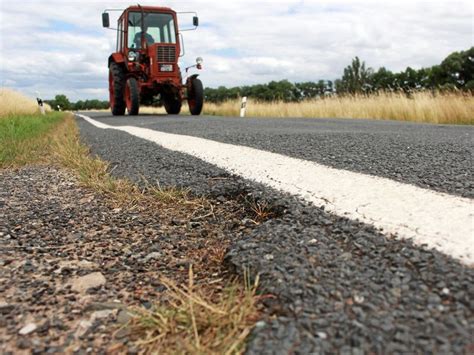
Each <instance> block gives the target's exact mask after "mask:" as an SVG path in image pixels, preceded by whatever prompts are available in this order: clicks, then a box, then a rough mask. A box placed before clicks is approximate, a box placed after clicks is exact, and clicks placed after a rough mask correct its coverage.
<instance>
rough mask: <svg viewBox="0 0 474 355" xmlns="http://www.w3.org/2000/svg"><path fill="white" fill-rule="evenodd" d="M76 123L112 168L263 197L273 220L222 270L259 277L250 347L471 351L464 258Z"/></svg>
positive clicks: (234, 248) (228, 194)
mask: <svg viewBox="0 0 474 355" xmlns="http://www.w3.org/2000/svg"><path fill="white" fill-rule="evenodd" d="M78 123H79V125H80V129H81V134H82V137H83V139H84V141H85V142H87V143H88V144H89V145H90V146H91V149H92V152H93V153H95V154H98V155H99V156H101V157H103V158H104V159H106V160H109V161H111V162H112V164H113V168H112V169H113V174H115V175H117V176H126V177H129V178H131V179H134V180H135V181H137V182H140V181H143V178H146V179H147V180H148V181H152V182H155V181H159V183H160V184H161V185H162V186H168V185H178V186H183V187H188V188H190V189H191V191H192V192H193V193H194V194H198V195H199V194H205V195H207V196H210V197H212V198H213V199H216V200H221V201H229V200H232V199H234V200H235V199H237V200H239V199H242V197H246V198H248V199H249V200H251V201H258V203H259V206H266V207H265V208H264V210H265V211H266V213H268V214H270V215H271V217H272V218H270V219H268V220H267V221H265V222H263V223H261V224H260V225H259V226H257V227H256V228H252V229H248V230H247V231H246V232H244V233H243V238H242V237H239V238H235V239H234V241H233V243H232V244H231V245H230V247H229V249H228V253H227V256H226V265H227V267H228V268H229V269H231V270H234V271H235V272H241V270H242V268H243V267H248V268H250V269H251V271H252V273H253V275H256V274H260V275H261V280H262V283H261V292H262V293H263V294H264V295H265V297H264V300H265V301H264V302H265V305H266V310H267V313H266V314H267V316H266V318H265V319H263V320H262V321H260V322H258V323H257V325H256V328H255V329H254V331H253V333H252V335H251V336H250V338H249V344H248V353H250V354H253V353H255V354H256V353H259V354H260V353H264V354H265V353H268V354H270V353H309V352H313V353H318V352H327V353H332V352H340V353H365V352H368V353H425V352H427V353H469V352H472V351H473V350H474V348H473V343H472V340H471V337H472V334H473V332H474V303H473V301H472V300H473V299H474V286H473V285H474V283H473V281H474V271H473V269H472V268H470V267H468V266H465V265H462V264H460V263H459V262H457V261H455V260H453V259H451V258H449V257H447V256H445V255H442V254H440V253H438V252H436V251H433V250H427V249H425V248H423V247H417V246H414V245H413V244H412V243H411V242H410V241H406V240H405V241H401V240H397V239H394V238H392V237H391V236H384V235H382V234H381V232H380V231H377V230H375V229H374V228H373V227H371V226H368V225H365V224H362V223H360V222H358V221H352V220H348V219H345V218H341V217H337V216H334V215H331V214H328V213H327V212H325V211H324V210H323V209H321V208H317V207H314V206H310V205H308V204H305V203H303V202H302V201H300V200H298V199H296V198H294V197H292V196H288V195H283V194H281V193H279V192H277V191H274V190H272V189H269V188H266V187H264V186H261V185H258V184H254V183H251V182H248V181H244V180H242V179H240V178H239V177H236V176H232V175H229V174H227V173H225V172H224V171H221V170H219V169H217V168H215V167H213V166H211V165H209V164H206V163H203V162H202V161H200V160H198V159H195V158H192V157H190V156H186V155H183V154H179V153H175V152H170V151H167V150H165V149H163V148H160V147H159V146H157V145H155V144H152V143H150V142H145V141H143V140H140V139H138V138H135V137H132V136H130V135H127V134H125V133H122V132H117V131H106V130H98V129H95V128H94V127H92V126H91V125H89V124H87V123H85V122H84V121H83V120H78ZM107 123H109V124H110V122H107ZM198 123H200V124H203V125H204V126H205V125H206V120H203V121H199V122H198ZM181 133H182V132H181ZM231 133H232V134H235V132H229V135H230V134H231ZM374 154H377V153H374ZM461 160H462V159H461ZM455 164H456V163H454V165H455ZM448 185H449V184H448ZM463 186H464V185H463ZM466 186H468V185H466Z"/></svg>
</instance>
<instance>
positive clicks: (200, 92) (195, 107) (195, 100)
mask: <svg viewBox="0 0 474 355" xmlns="http://www.w3.org/2000/svg"><path fill="white" fill-rule="evenodd" d="M203 103H204V88H203V87H202V81H201V80H199V79H196V78H194V79H193V80H192V81H191V90H190V91H189V92H188V106H189V112H191V115H193V116H199V115H200V114H201V111H202V106H203Z"/></svg>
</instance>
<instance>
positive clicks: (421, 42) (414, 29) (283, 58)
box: [0, 0, 473, 100]
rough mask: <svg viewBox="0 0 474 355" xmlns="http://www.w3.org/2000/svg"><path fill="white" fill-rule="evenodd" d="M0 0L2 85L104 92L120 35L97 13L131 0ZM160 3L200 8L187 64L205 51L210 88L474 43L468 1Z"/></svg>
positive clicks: (434, 56) (443, 52)
mask: <svg viewBox="0 0 474 355" xmlns="http://www.w3.org/2000/svg"><path fill="white" fill-rule="evenodd" d="M0 1H1V2H0V4H1V5H0V6H1V7H0V10H1V12H0V14H1V15H0V50H1V54H0V74H1V75H0V76H1V78H0V84H1V85H6V86H14V87H16V88H18V89H20V90H22V91H24V92H26V93H28V94H30V95H32V94H34V92H35V91H36V90H39V91H40V92H42V93H43V95H45V96H47V97H52V96H54V95H55V94H56V93H64V94H66V95H68V96H69V97H70V98H71V99H72V100H78V99H86V98H101V99H105V98H106V97H107V58H108V56H109V54H110V53H111V52H112V51H113V48H114V47H115V33H114V32H113V31H108V30H104V29H102V28H101V19H100V14H101V12H102V10H103V9H105V8H117V7H126V6H128V5H129V4H130V1H128V0H126V1H123V0H117V1H91V0H88V1H87V0H86V1H63V0H61V1H60V0H24V1H21V2H20V1H18V2H8V3H7V1H6V0H0ZM140 3H141V4H143V5H147V4H153V5H156V1H141V2H140ZM162 4H164V6H167V5H168V6H170V7H173V8H174V9H176V10H178V11H186V10H191V11H193V10H196V11H197V12H198V13H199V15H200V20H201V24H202V26H201V27H200V28H199V29H198V30H197V31H195V32H192V31H191V32H184V33H183V34H184V37H185V47H186V57H185V58H184V59H183V61H182V66H185V65H189V64H192V63H193V62H194V58H195V57H197V56H202V57H204V60H205V63H204V64H205V66H204V71H202V72H201V75H202V78H203V81H204V83H205V85H207V86H219V85H226V86H231V85H232V86H233V85H242V84H251V83H263V82H266V81H269V80H280V79H289V80H291V81H306V80H319V79H335V78H337V77H339V76H340V74H341V72H342V70H343V68H344V67H345V66H346V65H348V64H349V63H350V60H351V59H352V58H353V57H354V56H356V55H357V56H359V57H360V58H362V59H363V60H365V61H366V63H367V65H368V66H371V67H375V68H377V67H379V66H385V67H387V68H388V69H391V70H394V71H397V70H403V69H404V68H406V67H407V66H411V67H414V68H419V67H422V66H431V65H433V64H437V63H439V62H440V61H441V60H442V59H443V58H444V57H445V56H447V55H448V54H449V53H451V52H452V51H455V50H463V49H467V48H469V47H470V46H472V24H473V22H472V16H473V7H472V5H471V3H470V2H469V1H467V0H462V1H449V0H445V1H430V2H428V1H420V0H413V1H400V0H399V1H385V2H376V1H369V0H365V1H362V0H354V1H347V0H318V1H316V0H314V1H309V0H280V1H275V0H273V1H259V2H255V1H250V0H249V1H247V0H241V1H235V0H234V1H211V0H185V1H164V2H162ZM183 19H185V20H188V19H189V17H186V18H185V17H183Z"/></svg>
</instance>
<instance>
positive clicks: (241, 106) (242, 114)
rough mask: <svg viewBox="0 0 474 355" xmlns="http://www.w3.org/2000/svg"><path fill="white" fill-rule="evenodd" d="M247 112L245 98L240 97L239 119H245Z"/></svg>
mask: <svg viewBox="0 0 474 355" xmlns="http://www.w3.org/2000/svg"><path fill="white" fill-rule="evenodd" d="M246 110H247V96H244V97H242V104H241V105H240V117H245V111H246Z"/></svg>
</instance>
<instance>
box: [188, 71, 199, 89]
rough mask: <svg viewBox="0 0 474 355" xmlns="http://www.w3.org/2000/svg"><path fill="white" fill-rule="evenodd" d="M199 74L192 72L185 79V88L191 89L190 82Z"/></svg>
mask: <svg viewBox="0 0 474 355" xmlns="http://www.w3.org/2000/svg"><path fill="white" fill-rule="evenodd" d="M198 76H199V74H193V75H191V76H190V77H188V78H187V79H186V88H187V89H188V90H191V83H192V82H193V80H194V79H196V78H197V77H198Z"/></svg>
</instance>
